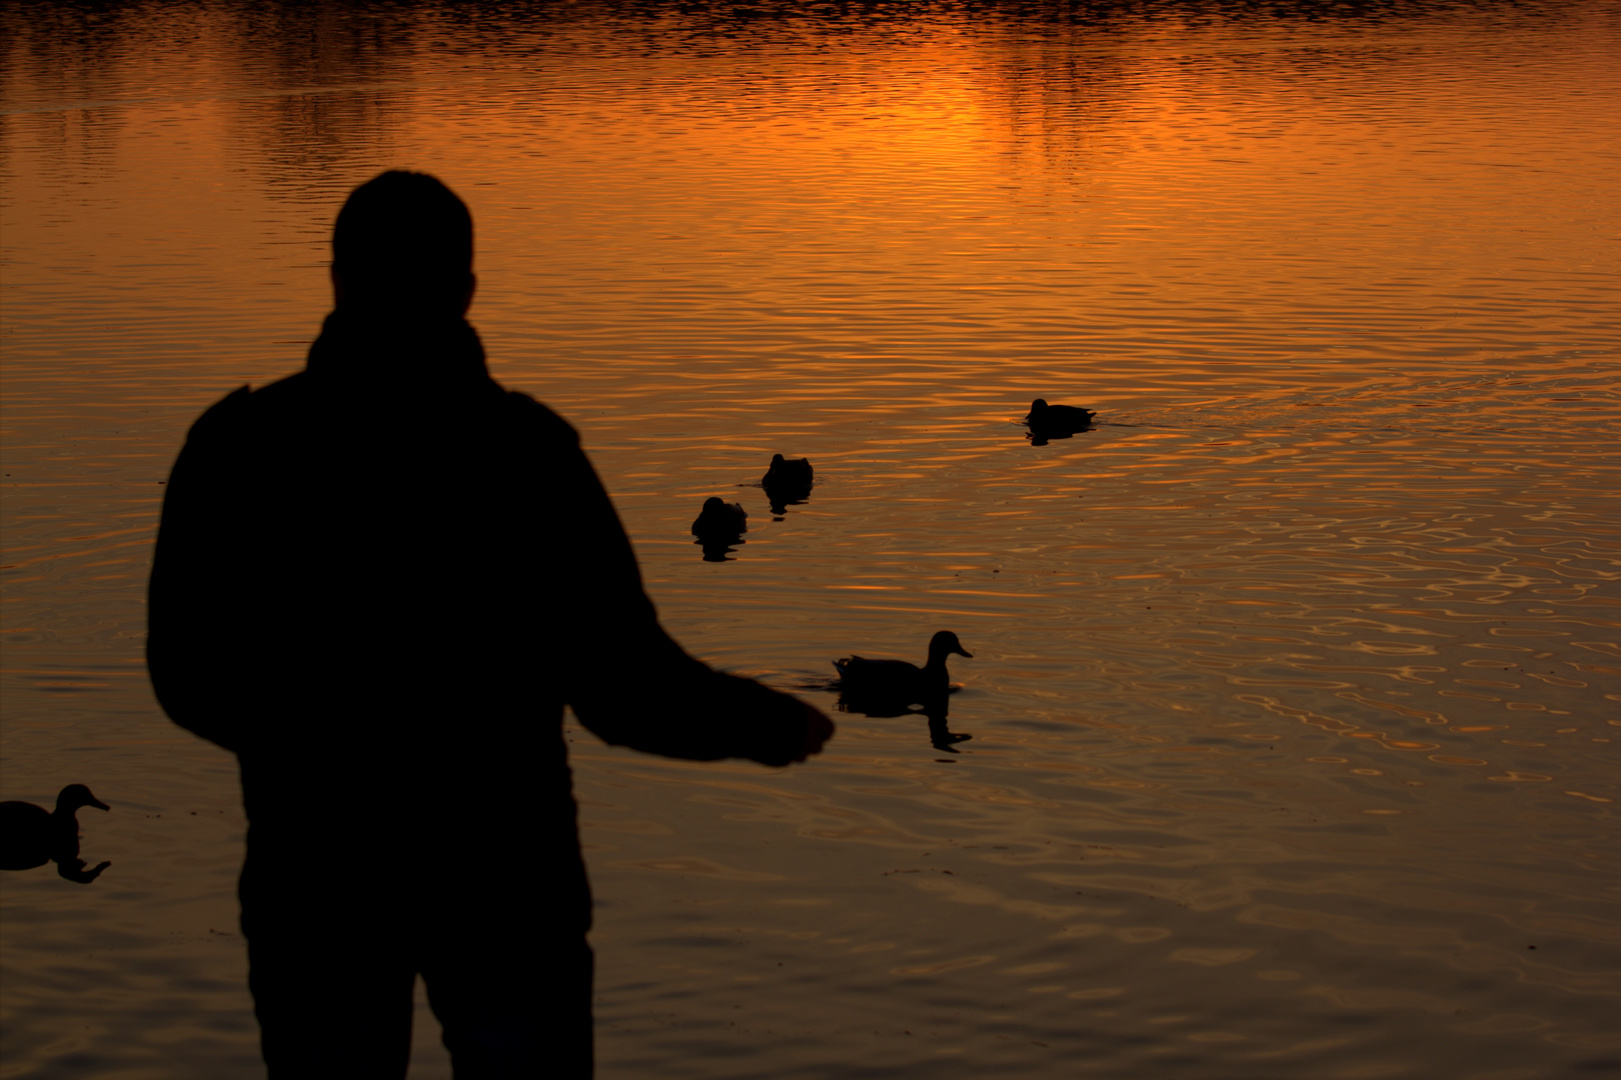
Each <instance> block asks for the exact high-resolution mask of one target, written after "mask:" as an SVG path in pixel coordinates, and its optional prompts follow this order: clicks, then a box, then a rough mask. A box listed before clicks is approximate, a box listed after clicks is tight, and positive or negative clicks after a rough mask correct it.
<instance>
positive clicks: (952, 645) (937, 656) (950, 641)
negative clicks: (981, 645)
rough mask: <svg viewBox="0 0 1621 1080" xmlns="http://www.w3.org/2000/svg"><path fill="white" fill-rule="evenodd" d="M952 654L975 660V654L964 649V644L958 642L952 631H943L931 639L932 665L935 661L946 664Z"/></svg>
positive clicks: (930, 657) (930, 654) (930, 653)
mask: <svg viewBox="0 0 1621 1080" xmlns="http://www.w3.org/2000/svg"><path fill="white" fill-rule="evenodd" d="M951 653H956V654H957V655H958V656H966V657H968V659H970V660H972V659H973V658H974V654H973V653H971V652H969V651H968V650H967V649H965V648H963V647H962V642H960V641H958V640H957V635H956V634H953V633H952V632H951V631H950V630H942V631H940V632H939V633H938V634H936V635H934V637H932V638H930V639H929V661H930V662H931V663H932V662H934V661H935V660H939V661H940V662H941V663H945V659H946V657H947V656H949V655H950V654H951Z"/></svg>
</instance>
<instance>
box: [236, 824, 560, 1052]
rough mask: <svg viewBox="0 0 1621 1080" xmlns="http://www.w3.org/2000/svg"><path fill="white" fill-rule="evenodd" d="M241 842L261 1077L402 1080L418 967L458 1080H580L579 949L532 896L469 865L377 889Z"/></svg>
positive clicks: (358, 876)
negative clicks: (245, 851) (264, 1072)
mask: <svg viewBox="0 0 1621 1080" xmlns="http://www.w3.org/2000/svg"><path fill="white" fill-rule="evenodd" d="M254 846H255V845H253V844H252V842H251V841H250V850H249V856H248V862H247V865H246V866H245V867H244V868H243V872H242V880H241V887H240V895H241V899H242V931H243V933H244V934H245V935H246V937H247V939H248V965H249V972H248V985H249V988H250V989H251V990H252V991H253V1002H254V1012H255V1014H256V1015H257V1016H258V1018H259V1028H260V1033H261V1039H262V1046H263V1050H264V1058H265V1063H266V1064H267V1065H268V1066H269V1069H270V1077H271V1080H292V1078H295V1077H297V1078H306V1077H307V1078H323V1077H343V1078H346V1080H372V1078H375V1080H384V1078H386V1080H400V1078H402V1077H404V1076H405V1074H406V1068H407V1065H408V1062H409V1059H410V1043H411V1012H412V993H413V988H414V984H415V981H416V977H417V975H419V974H420V975H421V976H422V978H423V981H424V982H425V983H426V985H427V990H428V1003H429V1004H430V1005H431V1006H432V1008H433V1012H434V1015H435V1016H437V1017H438V1018H439V1022H440V1024H441V1025H442V1026H443V1028H444V1043H445V1047H446V1049H448V1050H449V1051H450V1055H451V1060H452V1062H453V1064H454V1067H455V1075H456V1077H457V1080H482V1078H485V1077H501V1078H506V1077H524V1078H545V1080H553V1078H556V1080H586V1078H589V1077H590V1076H591V1070H592V1055H591V978H592V955H591V949H590V947H589V946H588V945H587V944H586V941H585V934H584V932H583V930H582V929H580V928H579V927H578V926H577V925H573V926H570V925H568V923H576V922H577V920H558V919H554V918H551V917H549V916H551V915H553V914H554V913H553V912H550V911H549V910H548V905H547V903H546V901H545V897H544V895H536V889H535V888H533V887H525V885H524V884H522V883H517V882H512V881H510V880H508V881H505V882H489V881H487V880H480V875H479V873H478V871H476V870H473V871H472V872H471V874H469V873H468V869H470V868H464V869H462V870H461V872H457V871H456V870H443V871H437V870H436V871H431V872H427V873H421V874H419V875H417V876H418V878H419V880H416V881H413V880H411V877H412V875H411V874H410V873H400V874H398V876H395V875H394V874H392V873H389V871H387V870H384V871H383V873H386V874H389V876H388V877H387V878H386V879H384V880H381V881H379V880H373V879H372V876H371V875H372V874H373V873H375V872H373V871H355V870H353V869H351V870H350V871H349V872H348V873H346V874H344V873H338V872H335V868H332V867H318V866H312V860H310V859H308V858H304V859H301V860H293V859H287V858H278V857H276V856H275V853H268V854H267V853H265V852H263V851H255V850H253V849H254ZM261 846H262V845H261ZM315 861H317V862H319V861H323V860H315ZM312 870H314V871H316V872H315V873H313V874H312V873H311V871H312ZM321 871H326V872H321ZM362 875H365V876H362ZM559 922H563V923H564V925H559Z"/></svg>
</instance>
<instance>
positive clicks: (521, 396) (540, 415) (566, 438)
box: [501, 390, 580, 446]
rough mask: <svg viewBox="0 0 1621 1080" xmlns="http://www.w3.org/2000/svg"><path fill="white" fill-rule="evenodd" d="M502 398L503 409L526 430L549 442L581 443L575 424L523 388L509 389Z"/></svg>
mask: <svg viewBox="0 0 1621 1080" xmlns="http://www.w3.org/2000/svg"><path fill="white" fill-rule="evenodd" d="M501 398H502V401H501V408H502V409H503V411H505V413H506V414H507V416H509V417H511V419H512V422H513V423H515V424H517V425H519V426H520V427H521V428H523V429H524V430H525V431H526V432H528V433H530V434H532V435H533V436H538V437H539V438H541V439H542V440H544V441H547V442H560V443H566V444H568V445H570V446H578V445H579V443H580V436H579V433H578V432H576V431H575V430H574V427H573V425H571V424H570V423H569V422H568V421H567V420H564V419H563V418H562V417H561V416H558V415H557V414H556V413H555V412H553V411H552V410H551V409H549V408H547V407H546V406H545V405H542V404H541V403H540V402H538V401H536V400H535V399H534V398H532V397H530V396H529V395H528V394H526V393H524V392H523V391H522V390H507V391H505V392H504V393H503V394H502V395H501Z"/></svg>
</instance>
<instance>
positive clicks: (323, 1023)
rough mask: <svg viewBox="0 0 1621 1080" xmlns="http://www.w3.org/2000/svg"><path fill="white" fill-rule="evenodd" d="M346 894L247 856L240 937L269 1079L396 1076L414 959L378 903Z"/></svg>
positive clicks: (403, 1052) (339, 885) (390, 1079)
mask: <svg viewBox="0 0 1621 1080" xmlns="http://www.w3.org/2000/svg"><path fill="white" fill-rule="evenodd" d="M352 888H353V887H352V886H350V885H349V883H346V882H344V881H343V880H342V879H341V878H340V879H336V880H335V879H334V878H332V877H331V876H329V875H326V874H321V873H314V874H311V873H308V869H307V868H300V867H298V866H297V865H296V862H295V861H294V860H283V859H267V858H264V857H262V856H260V855H256V854H255V853H253V852H252V851H251V850H250V853H249V856H248V864H247V866H246V867H244V868H243V871H242V880H241V885H240V890H239V892H240V896H241V898H242V932H243V934H244V935H245V936H246V937H247V939H248V987H249V989H250V990H252V991H253V1011H254V1013H255V1015H257V1016H258V1018H259V1031H260V1040H261V1043H260V1044H261V1046H262V1048H263V1052H264V1058H265V1064H266V1065H267V1066H269V1070H270V1078H271V1080H295V1078H316V1080H322V1078H326V1077H333V1078H337V1077H343V1078H345V1080H402V1078H403V1077H404V1076H405V1072H406V1068H407V1067H408V1065H409V1063H410V1056H411V1004H412V1002H411V996H412V988H413V986H414V984H415V981H416V972H415V965H414V963H413V957H412V956H411V955H410V952H409V949H408V947H407V946H406V943H405V940H404V939H402V937H401V935H400V934H399V933H398V932H397V930H398V919H397V918H396V917H393V915H392V913H391V912H389V911H387V910H383V908H384V904H385V901H384V900H383V899H381V898H379V897H377V896H370V895H366V893H365V892H364V891H351V889H352ZM362 889H363V887H362Z"/></svg>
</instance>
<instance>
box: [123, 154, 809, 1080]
mask: <svg viewBox="0 0 1621 1080" xmlns="http://www.w3.org/2000/svg"><path fill="white" fill-rule="evenodd" d="M332 246H333V262H332V282H333V287H334V291H335V294H336V300H337V302H336V310H335V311H334V312H333V313H332V314H331V315H330V316H329V317H328V318H327V320H326V324H325V326H324V328H323V329H322V332H321V336H320V337H319V338H318V339H317V340H316V342H315V343H314V344H313V345H312V346H311V347H310V352H309V362H308V365H307V367H306V369H305V370H304V371H302V372H300V373H298V374H296V375H293V376H291V377H290V378H286V379H283V380H281V381H280V382H276V383H271V384H270V385H268V386H264V387H262V388H260V389H259V390H256V391H250V390H249V389H248V388H247V387H243V388H242V389H240V390H238V391H236V392H235V393H233V394H231V395H230V396H228V397H226V398H225V399H224V400H223V401H221V402H219V403H218V404H216V405H215V406H214V407H213V408H211V409H209V410H208V411H207V412H206V413H204V414H203V416H202V418H201V419H199V420H198V421H197V423H196V424H195V425H194V426H193V427H192V429H191V433H190V435H189V436H188V438H187V441H186V445H185V448H184V449H183V450H182V451H181V453H180V457H179V459H178V460H177V461H176V462H175V466H174V471H173V473H172V474H171V476H170V480H169V487H168V493H167V496H166V498H165V500H164V504H163V522H162V526H161V528H160V530H159V533H158V547H157V555H156V558H155V560H154V563H153V568H152V588H151V612H150V620H151V621H150V634H149V637H148V640H147V658H148V663H149V666H150V668H151V673H152V682H153V686H154V687H155V688H156V691H157V695H158V699H159V700H160V701H161V702H162V704H163V708H164V710H165V711H166V712H167V713H168V714H169V716H170V717H171V718H172V719H173V720H174V721H175V722H176V723H178V724H180V725H181V726H183V727H186V728H189V729H190V730H192V731H194V732H196V733H197V734H199V735H201V736H203V737H205V738H208V739H212V740H213V741H214V742H217V743H219V744H220V745H221V746H224V747H225V748H227V749H229V750H232V751H234V752H235V753H236V754H237V756H238V758H239V760H240V762H241V768H242V788H243V795H244V801H245V803H246V806H247V813H248V820H249V830H248V855H247V863H246V865H245V866H244V867H243V871H242V880H241V889H240V892H241V899H242V930H243V933H244V934H245V935H246V936H247V939H248V957H249V964H250V973H249V977H248V978H249V984H250V986H251V988H252V990H253V996H254V1006H255V1011H256V1013H257V1015H258V1017H259V1023H260V1028H261V1032H262V1037H263V1048H264V1055H265V1060H266V1062H267V1063H268V1064H269V1066H270V1072H271V1074H272V1076H278V1077H295V1076H296V1077H317V1076H342V1077H345V1078H360V1077H395V1078H397V1077H401V1076H403V1075H404V1074H405V1070H406V1065H407V1061H408V1057H409V1040H410V1026H411V996H412V986H413V982H414V980H415V977H416V975H417V973H419V972H420V973H421V974H422V976H423V979H424V981H425V982H426V984H427V989H428V998H429V1001H430V1003H431V1004H432V1006H433V1009H434V1012H435V1014H436V1015H437V1016H438V1017H439V1019H440V1021H441V1022H442V1024H443V1026H444V1040H445V1045H446V1046H447V1047H448V1048H449V1050H450V1052H451V1054H452V1056H453V1059H454V1061H455V1067H456V1075H457V1076H458V1077H459V1078H462V1080H468V1078H473V1077H481V1076H519V1075H522V1076H542V1075H544V1076H547V1077H552V1076H560V1077H561V1076H566V1077H583V1076H588V1075H589V1074H590V1071H591V1015H590V997H591V970H592V968H591V964H592V959H591V951H590V949H589V948H588V947H587V945H586V941H585V933H586V930H587V929H588V927H589V925H590V919H591V913H590V903H591V900H590V894H589V891H588V887H587V884H586V877H585V868H584V865H583V863H582V862H581V859H580V851H579V842H578V838H577V835H576V829H575V807H574V799H573V795H572V794H571V792H570V783H569V771H568V765H567V762H566V760H565V751H564V744H563V736H562V713H563V706H564V704H565V703H566V704H568V705H570V706H572V707H573V709H574V712H575V714H576V715H577V716H578V717H579V719H580V721H581V722H582V723H583V724H585V726H586V727H588V728H590V729H591V730H592V731H593V732H595V733H596V734H597V735H599V736H601V737H602V738H603V739H605V740H606V741H608V742H610V743H616V744H623V745H628V746H633V747H636V748H638V749H642V750H648V751H652V752H653V753H658V754H666V755H669V756H672V757H682V758H696V759H705V760H707V759H715V758H722V757H746V758H752V759H754V760H755V761H760V762H764V763H766V764H769V765H785V764H787V763H789V762H791V761H799V760H802V759H803V758H804V757H805V756H806V755H807V754H812V753H815V752H816V751H817V750H818V749H820V747H821V744H822V742H823V741H824V740H825V739H826V738H827V737H828V736H829V735H831V733H832V730H833V729H832V725H831V723H830V722H829V721H828V720H827V718H826V717H825V716H823V715H822V714H821V713H819V712H817V711H816V710H815V709H813V708H811V707H810V706H808V705H805V704H803V703H801V702H799V701H796V700H795V699H793V698H791V697H788V696H786V695H784V694H779V693H777V692H775V691H773V690H769V689H767V688H766V687H764V686H761V685H760V684H758V683H755V682H752V681H750V680H747V679H739V678H734V677H732V676H728V675H723V674H719V673H717V672H714V671H711V670H710V669H709V668H707V667H705V666H704V665H703V664H701V663H699V662H698V661H696V660H694V659H692V658H691V657H689V656H687V655H686V654H685V653H684V652H682V651H681V649H680V647H679V646H677V645H676V644H675V643H674V642H673V641H671V640H670V638H669V637H668V636H667V635H666V634H665V633H664V631H663V630H662V629H661V628H660V627H659V625H658V621H657V617H656V615H655V613H654V610H653V606H652V604H651V603H649V601H648V599H647V597H646V596H645V595H644V594H643V592H642V586H641V578H640V575H639V573H638V571H637V568H636V560H635V556H634V555H633V554H632V552H631V548H630V543H629V541H627V540H626V538H625V534H624V530H623V529H622V528H621V527H620V524H619V520H618V518H617V516H616V515H615V513H614V510H613V506H612V505H611V504H610V503H609V501H608V497H607V495H606V493H605V492H604V491H603V489H602V486H601V484H600V483H599V482H598V480H597V478H596V474H595V473H594V472H593V471H592V469H591V465H590V463H589V462H588V461H587V460H586V458H585V455H584V454H583V453H582V452H581V450H580V448H579V445H578V440H577V438H576V436H575V433H574V431H573V429H571V428H570V427H569V426H568V424H566V423H564V422H563V421H562V420H561V419H559V418H558V417H557V416H556V415H555V414H554V413H552V412H551V411H550V410H548V409H547V408H546V407H545V406H543V405H540V404H539V403H537V402H536V401H534V400H533V399H532V398H530V397H528V396H527V395H524V394H521V393H516V392H512V391H507V390H503V389H502V388H501V387H500V386H499V385H497V384H496V383H495V382H493V381H492V380H491V379H490V377H489V375H488V373H487V372H486V370H485V366H484V352H483V349H482V348H481V346H480V344H479V339H478V336H477V335H476V334H475V333H474V332H473V329H472V328H471V327H470V326H468V324H467V322H466V321H465V319H464V315H465V314H466V311H467V308H468V305H469V304H470V303H471V301H472V296H473V288H474V285H475V278H474V276H473V274H472V253H473V233H472V219H471V217H470V216H469V215H468V213H467V208H466V207H465V206H464V205H463V204H462V202H461V200H460V199H458V198H457V197H456V196H455V195H454V194H453V193H452V192H451V191H450V190H449V189H448V188H446V187H445V186H444V185H442V184H440V183H439V182H438V181H437V180H435V179H433V178H432V177H429V176H424V175H421V174H417V173H406V172H389V173H384V174H383V175H382V176H379V177H377V178H376V179H375V180H373V181H371V182H370V183H368V184H365V185H363V186H361V187H360V188H358V189H357V190H356V191H355V192H354V193H353V194H352V195H351V196H350V198H349V200H348V202H347V203H346V204H345V205H344V207H343V210H342V212H341V213H340V214H339V215H338V221H337V226H336V228H335V229H334V232H333V238H332Z"/></svg>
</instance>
